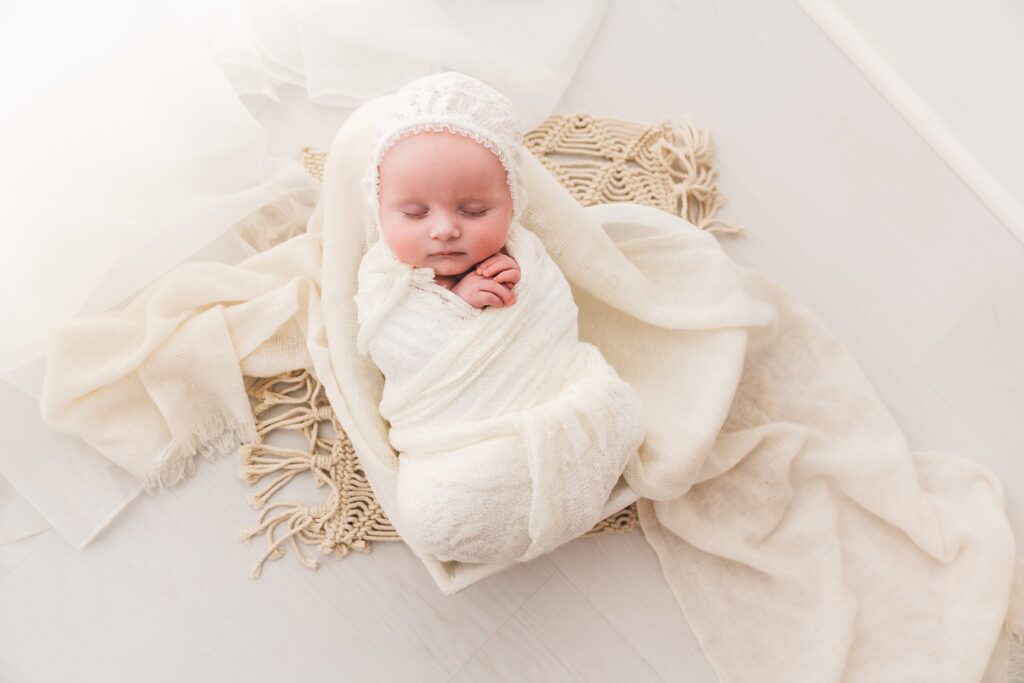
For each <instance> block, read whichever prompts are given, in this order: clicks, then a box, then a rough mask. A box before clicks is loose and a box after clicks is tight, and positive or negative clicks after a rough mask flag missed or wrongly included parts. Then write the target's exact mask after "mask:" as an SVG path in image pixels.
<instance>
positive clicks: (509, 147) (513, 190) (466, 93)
mask: <svg viewBox="0 0 1024 683" xmlns="http://www.w3.org/2000/svg"><path fill="white" fill-rule="evenodd" d="M443 130H448V131H449V132H452V133H456V134H461V135H465V136H468V137H470V138H472V139H473V140H475V141H476V142H478V143H480V144H481V145H483V146H484V147H486V148H487V149H488V150H490V151H491V152H492V153H493V154H494V155H495V156H497V157H498V160H499V161H500V162H501V165H502V166H503V167H504V168H505V179H506V181H507V182H508V187H509V191H510V194H511V196H512V218H511V220H512V221H513V222H515V221H517V220H519V217H520V216H521V215H522V210H523V207H524V206H526V202H527V194H526V189H525V182H524V179H523V173H522V169H521V167H520V164H521V162H522V158H523V155H524V154H525V153H526V148H525V146H524V144H523V132H522V129H521V127H520V125H519V120H518V114H517V113H516V109H515V107H514V106H513V105H512V102H511V101H510V100H509V99H508V98H507V97H505V96H504V95H502V94H501V93H500V92H498V91H497V90H495V89H494V88H492V87H491V86H489V85H487V84H486V83H484V82H483V81H480V80H477V79H475V78H472V77H471V76H467V75H465V74H463V73H459V72H458V71H445V72H442V73H439V74H432V75H430V76H425V77H423V78H420V79H417V80H415V81H412V82H411V83H408V84H407V85H405V86H403V87H402V88H400V89H399V90H398V92H396V93H395V99H394V104H393V106H392V109H391V111H390V112H389V113H388V114H387V115H385V116H383V117H382V118H381V120H380V121H378V122H377V126H376V128H375V131H374V136H375V143H374V147H373V152H372V154H371V155H370V162H369V164H368V167H367V170H366V173H365V174H364V176H363V189H364V194H365V196H366V200H367V202H368V203H369V205H370V210H371V213H372V216H373V225H372V226H368V230H369V232H368V234H367V235H365V240H366V246H367V248H369V247H370V246H371V245H373V244H374V243H375V242H376V241H377V240H378V239H380V237H381V232H380V203H379V196H378V194H379V190H380V174H379V173H378V170H377V165H378V164H379V163H380V161H381V159H382V158H383V157H384V153H385V152H387V150H388V149H390V148H391V147H392V146H394V145H395V144H396V143H397V142H399V141H400V140H402V139H403V138H406V137H408V136H410V135H414V134H416V133H421V132H425V131H434V132H441V131H443ZM386 251H387V252H388V253H390V252H391V250H390V249H387V250H386Z"/></svg>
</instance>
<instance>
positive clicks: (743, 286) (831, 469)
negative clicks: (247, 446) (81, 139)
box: [41, 97, 1021, 681]
mask: <svg viewBox="0 0 1024 683" xmlns="http://www.w3.org/2000/svg"><path fill="white" fill-rule="evenodd" d="M387 99H388V98H386V97H385V98H378V99H375V100H372V101H370V102H369V103H367V104H366V105H364V106H363V107H361V108H360V109H358V110H357V111H356V112H354V113H353V114H352V115H351V116H350V117H349V119H348V120H347V121H346V123H345V125H344V126H343V127H342V129H341V130H340V131H339V133H338V135H337V137H336V138H335V141H334V143H333V145H332V148H331V151H330V153H329V157H328V160H327V164H326V169H325V177H324V185H323V188H322V196H321V200H320V203H319V204H318V205H317V207H316V209H315V211H314V213H313V215H312V217H311V219H310V223H309V232H308V233H307V234H304V235H300V236H298V237H294V238H292V239H290V240H288V241H286V242H284V243H282V244H280V245H278V246H277V247H274V248H272V249H270V250H268V251H267V252H264V253H260V254H257V255H255V256H253V257H251V258H249V259H247V260H246V261H244V262H243V263H241V264H239V265H237V266H226V265H222V264H210V263H193V264H186V265H184V266H182V267H180V268H179V269H176V270H174V271H172V272H170V273H168V274H167V275H166V276H164V277H163V278H161V279H160V280H158V281H157V282H155V283H154V284H153V285H151V286H150V287H148V288H147V289H146V290H144V291H143V292H142V294H140V295H139V296H138V297H137V298H136V299H135V300H134V301H133V302H132V303H131V304H130V305H129V306H128V307H126V308H125V309H123V310H122V311H116V312H111V313H107V314H103V315H100V316H93V317H89V318H83V319H80V320H75V321H71V322H69V323H67V324H65V325H62V326H60V327H58V328H56V329H54V330H53V331H52V334H51V338H50V349H49V351H50V355H49V366H48V371H47V375H46V380H45V386H44V392H43V397H42V401H41V408H42V411H43V415H44V418H45V419H46V421H47V422H48V424H49V425H50V426H51V427H52V428H54V429H57V430H60V431H65V432H69V433H73V434H76V435H78V436H81V437H82V438H83V439H85V440H86V441H87V442H89V443H90V444H91V445H92V446H93V447H95V448H96V449H97V450H98V451H100V452H101V453H103V454H104V455H106V456H107V457H109V458H111V459H112V460H114V461H115V462H117V463H118V464H119V465H121V466H122V467H124V468H126V469H127V470H129V471H130V472H132V473H133V474H135V475H136V476H137V477H139V478H140V479H141V480H143V481H144V482H145V483H146V484H147V486H149V487H153V486H158V485H161V484H173V483H175V482H176V481H178V480H179V479H180V478H181V477H182V476H183V475H184V474H185V473H186V472H188V471H190V469H191V467H192V462H193V458H194V456H195V454H196V453H197V452H202V453H207V452H209V451H210V450H211V448H217V447H223V446H224V445H226V444H229V443H230V442H231V440H232V439H235V440H236V441H235V442H236V443H238V441H243V440H252V436H253V434H252V431H253V425H252V414H251V411H250V408H249V404H248V401H247V399H246V395H245V391H244V387H243V383H242V375H243V374H245V375H253V376H265V377H269V376H273V375H276V374H279V373H281V372H285V371H287V370H291V369H295V368H309V369H311V370H313V371H314V372H315V373H316V375H317V377H318V378H319V379H320V381H321V382H323V384H324V388H325V391H326V393H327V396H328V398H329V400H330V402H331V405H332V407H333V408H334V410H335V413H336V415H337V417H338V419H339V421H340V423H341V424H342V426H343V427H344V428H345V430H346V432H347V433H348V435H349V438H350V439H351V441H352V444H353V446H354V448H355V450H356V453H357V454H358V456H359V458H360V460H361V462H362V464H363V466H364V469H365V471H366V475H367V478H368V480H369V482H370V484H371V486H372V487H373V490H374V493H375V496H376V498H377V500H378V502H379V503H380V504H381V506H382V507H383V508H384V510H385V511H386V512H387V514H388V517H389V518H390V520H391V521H392V523H393V524H394V526H395V529H396V530H397V531H398V532H399V534H402V535H403V536H404V534H403V529H404V528H405V526H406V524H407V520H403V519H402V517H401V515H400V514H399V510H398V508H397V506H396V499H395V491H396V475H397V472H398V459H397V457H396V453H395V451H394V450H393V449H392V447H391V445H390V443H389V441H388V425H387V423H386V421H385V420H384V419H383V418H382V417H381V415H380V412H379V405H380V402H381V398H382V389H383V382H382V377H381V374H380V372H379V371H378V369H377V368H376V367H375V366H374V365H373V364H372V362H371V361H370V360H369V359H367V358H365V357H363V356H361V355H360V354H359V353H358V352H357V350H356V334H357V331H358V322H357V315H356V305H355V301H354V295H355V293H356V288H357V282H356V280H357V278H356V274H357V269H358V264H359V261H360V259H361V258H362V256H363V254H364V253H365V252H366V250H367V249H368V248H369V246H370V245H368V244H366V243H365V242H364V237H363V235H365V234H366V233H367V232H369V231H368V230H367V229H366V228H367V224H368V221H371V220H372V217H371V216H369V215H368V211H367V209H366V208H365V204H366V203H365V201H364V200H363V195H362V188H361V186H360V176H361V173H362V171H363V170H364V169H365V164H366V160H367V159H368V158H369V153H370V148H369V147H370V142H371V137H372V136H371V135H370V130H371V127H372V125H373V123H374V121H375V120H376V119H377V117H378V116H379V114H380V113H381V112H382V111H384V109H383V107H386V106H387ZM524 171H525V176H526V186H527V190H528V193H529V197H530V203H529V205H528V206H527V207H526V210H525V212H524V215H523V219H522V224H523V226H524V227H525V228H526V229H528V230H530V231H531V232H532V233H533V234H534V235H536V236H537V237H538V238H539V239H540V240H541V241H542V242H543V244H544V246H545V248H546V250H547V251H548V253H549V254H550V256H551V258H552V259H553V261H554V262H555V263H556V264H557V265H558V266H559V268H560V269H561V270H562V272H563V274H564V276H565V278H566V279H567V281H568V282H569V284H570V285H571V288H572V293H573V296H574V299H575V301H576V303H577V306H578V308H579V314H580V318H579V331H580V337H581V339H582V340H584V341H587V342H589V343H592V344H593V345H595V346H596V347H597V348H598V349H600V351H601V352H602V354H603V355H604V356H605V358H606V359H607V360H608V362H609V363H610V364H611V365H612V366H613V367H614V368H615V370H616V371H617V372H618V374H619V375H620V377H621V378H622V379H624V380H625V381H626V382H628V383H629V384H631V385H632V386H633V387H634V388H635V389H636V390H637V392H638V393H639V395H640V397H641V399H642V403H643V412H644V419H645V423H646V424H645V427H646V438H645V440H644V441H643V443H642V444H641V446H640V448H639V449H638V451H637V453H636V454H635V456H634V457H632V458H631V459H630V460H629V461H628V462H627V463H626V466H625V468H624V471H623V478H624V479H625V481H626V482H627V483H628V485H629V487H630V488H632V490H633V491H635V492H636V494H638V495H639V496H640V497H641V500H639V501H638V512H639V515H640V522H641V525H642V528H643V531H644V534H645V537H646V538H647V539H648V540H649V542H650V543H651V545H652V546H653V548H654V549H655V551H656V552H657V554H658V557H659V558H660V561H661V565H662V567H663V569H664V573H665V578H666V581H667V582H668V583H669V585H670V586H671V588H672V590H673V592H674V594H675V595H676V597H677V599H678V601H679V604H680V606H681V608H682V610H683V612H684V614H685V616H686V618H687V620H688V621H689V623H690V624H691V626H692V628H693V630H694V633H695V634H696V635H697V637H698V639H699V640H700V642H701V645H702V647H703V649H704V652H705V653H706V655H707V656H708V658H709V660H710V661H711V663H712V664H713V665H714V667H715V669H716V671H717V672H718V674H719V677H720V678H721V679H722V680H724V681H749V680H764V681H768V680H771V681H804V680H843V681H880V680H885V681H977V680H979V679H981V678H982V677H983V675H984V676H985V677H986V678H985V679H986V680H992V681H997V680H1006V671H1005V661H1004V660H1005V656H1006V654H1007V653H1008V651H1009V650H1010V649H1011V646H1012V648H1019V647H1020V637H1021V636H1020V618H1019V615H1018V613H1017V611H1016V610H1017V609H1018V607H1019V603H1018V602H1017V600H1018V599H1019V596H1020V586H1019V584H1016V583H1015V582H1014V581H1013V579H1014V577H1015V574H1014V570H1015V567H1016V564H1015V555H1016V549H1015V543H1014V538H1013V535H1012V533H1011V530H1010V527H1009V524H1008V522H1007V519H1006V516H1005V513H1004V509H1003V505H1004V501H1003V492H1002V487H1001V486H1000V483H999V481H998V480H997V479H996V478H995V477H994V476H993V475H992V474H991V473H990V472H989V471H988V470H987V469H986V468H984V467H983V466H981V465H979V464H977V463H974V462H972V461H970V460H968V459H965V458H961V457H958V456H956V455H951V454H944V453H932V452H912V451H911V450H910V448H909V447H908V444H907V443H906V440H905V438H904V436H903V434H902V432H901V431H900V429H899V427H898V425H897V424H896V423H895V422H894V420H893V418H892V416H891V415H890V413H889V412H888V410H887V409H886V407H885V406H884V405H883V404H882V403H881V401H880V399H879V398H878V396H877V393H876V392H875V391H874V389H873V387H872V386H871V384H870V383H869V381H868V380H867V378H866V377H865V375H864V374H863V372H862V371H861V370H860V368H859V366H858V364H857V362H856V359H855V358H854V357H853V355H852V354H851V353H850V352H849V350H848V349H846V348H845V346H844V345H843V344H842V342H841V341H840V340H838V339H837V338H836V337H835V336H834V335H832V334H831V333H830V331H829V330H828V329H827V327H826V326H825V325H824V324H823V323H822V322H821V321H820V320H818V319H817V318H815V317H814V316H813V315H812V314H811V313H810V312H809V311H808V310H807V309H805V308H804V307H803V306H801V304H800V303H799V302H798V301H796V300H794V298H793V297H792V296H791V295H790V294H789V293H788V292H786V291H785V290H784V289H782V288H781V287H779V286H777V285H776V284H774V283H772V282H771V281H770V280H768V279H767V278H766V277H764V276H763V275H761V274H759V273H757V272H755V271H753V270H750V269H744V268H742V267H740V266H738V265H737V264H736V263H734V262H733V261H732V260H731V259H730V258H729V257H728V256H727V255H726V254H725V252H724V251H723V250H722V249H721V248H720V246H719V245H718V243H717V242H716V241H715V238H714V237H713V235H711V234H709V233H707V232H705V231H702V230H699V229H697V228H695V227H694V226H692V225H691V224H689V223H687V222H686V221H684V220H682V219H679V218H677V217H674V216H671V215H669V214H667V213H665V212H661V211H658V210H656V209H651V208H647V207H641V206H638V205H602V206H594V207H588V208H584V207H582V206H580V204H579V203H578V202H577V201H576V200H574V199H573V197H572V196H571V195H570V194H569V193H568V192H567V191H566V190H565V188H564V187H562V186H561V185H560V184H559V183H558V182H557V180H556V179H555V178H554V177H553V176H552V175H551V174H550V173H549V172H548V171H547V170H546V169H544V168H543V166H542V165H541V164H540V163H539V162H538V161H537V160H536V159H535V158H533V157H530V156H528V157H527V158H526V159H525V165H524ZM413 549H414V550H416V548H415V547H414V548H413ZM417 554H418V555H419V556H420V558H421V559H422V560H423V562H424V564H425V565H426V567H427V568H428V570H430V572H431V574H432V576H433V577H434V579H435V581H436V582H437V583H438V586H439V587H440V588H441V590H442V591H445V592H448V593H450V592H454V591H456V590H458V589H460V588H462V587H464V586H465V585H467V582H469V583H471V582H472V581H475V580H479V578H482V577H483V576H485V575H486V574H487V573H493V571H497V570H498V569H500V568H502V567H503V566H506V565H483V566H481V565H466V564H464V563H458V562H441V561H439V560H438V558H436V557H433V556H431V555H430V554H429V553H422V552H419V551H417ZM481 568H482V569H483V571H481ZM467 577H469V578H467ZM1011 596H1012V597H1013V598H1014V599H1013V600H1011ZM1008 607H1013V608H1014V609H1013V610H1010V613H1009V614H1008ZM1004 620H1005V629H1004V628H1002V627H1003V626H1004ZM1011 632H1013V633H1014V635H1013V636H1012V637H1011V635H1010V633H1011ZM993 653H995V656H993ZM986 669H987V672H986Z"/></svg>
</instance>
